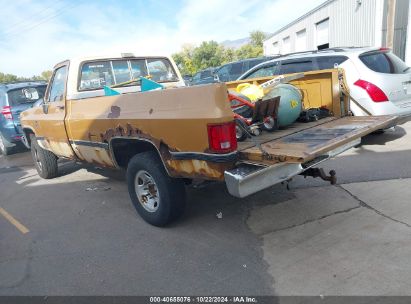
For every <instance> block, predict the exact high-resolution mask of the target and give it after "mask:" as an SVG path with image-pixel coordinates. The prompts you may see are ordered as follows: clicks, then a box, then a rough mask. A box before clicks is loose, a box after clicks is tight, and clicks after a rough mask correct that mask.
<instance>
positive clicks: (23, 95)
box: [0, 81, 47, 155]
mask: <svg viewBox="0 0 411 304" xmlns="http://www.w3.org/2000/svg"><path fill="white" fill-rule="evenodd" d="M46 86H47V84H46V82H44V81H41V82H33V81H29V82H27V81H26V82H16V83H7V84H0V153H2V154H3V155H8V154H10V153H11V151H12V149H13V147H15V146H16V145H17V144H19V143H20V142H21V138H22V131H21V128H20V113H21V112H22V111H24V110H26V109H28V108H31V107H32V106H33V104H34V103H35V102H37V101H39V100H42V99H43V97H44V92H45V90H46Z"/></svg>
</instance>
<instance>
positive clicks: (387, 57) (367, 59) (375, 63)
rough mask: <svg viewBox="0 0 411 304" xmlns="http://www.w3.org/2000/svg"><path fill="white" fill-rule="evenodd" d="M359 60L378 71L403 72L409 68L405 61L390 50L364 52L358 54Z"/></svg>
mask: <svg viewBox="0 0 411 304" xmlns="http://www.w3.org/2000/svg"><path fill="white" fill-rule="evenodd" d="M360 60H361V61H362V62H363V63H364V64H365V65H366V66H367V67H368V68H369V69H371V70H373V71H374V72H378V73H384V74H403V73H405V72H407V71H408V70H409V68H408V66H407V65H406V64H405V62H404V61H402V60H401V59H400V58H398V57H397V56H395V55H394V54H393V53H391V52H372V53H364V54H362V55H360Z"/></svg>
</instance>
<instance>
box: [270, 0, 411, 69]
mask: <svg viewBox="0 0 411 304" xmlns="http://www.w3.org/2000/svg"><path fill="white" fill-rule="evenodd" d="M409 1H410V0H328V1H325V2H324V3H323V4H321V5H319V6H318V7H316V8H315V9H313V10H312V11H310V12H308V13H307V14H305V15H303V16H301V17H300V18H298V19H296V20H294V21H293V22H291V23H289V24H288V25H286V26H284V27H283V28H281V29H279V30H278V31H276V32H275V33H274V34H273V35H272V36H271V37H270V38H268V39H267V40H266V41H264V55H275V54H287V53H292V52H300V51H308V50H320V49H324V48H332V47H350V46H377V47H389V48H391V49H392V50H393V52H394V53H395V54H396V55H397V56H399V57H400V58H402V59H404V60H406V62H407V63H409V64H411V41H410V40H411V39H407V37H408V36H409V37H411V26H409V27H407V25H408V23H411V19H410V17H411V13H410V10H411V6H410V4H409Z"/></svg>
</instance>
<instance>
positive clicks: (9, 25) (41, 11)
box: [3, 0, 64, 34]
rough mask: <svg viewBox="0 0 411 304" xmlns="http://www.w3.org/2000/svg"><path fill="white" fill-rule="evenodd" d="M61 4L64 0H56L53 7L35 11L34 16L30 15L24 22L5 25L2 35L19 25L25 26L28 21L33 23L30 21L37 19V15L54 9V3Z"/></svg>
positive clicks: (19, 21)
mask: <svg viewBox="0 0 411 304" xmlns="http://www.w3.org/2000/svg"><path fill="white" fill-rule="evenodd" d="M61 2H64V0H58V1H55V2H54V3H53V5H52V6H49V7H47V8H46V9H41V10H37V11H36V12H35V13H34V14H31V16H30V17H29V18H26V19H25V20H23V21H22V20H21V19H20V20H18V21H16V22H14V23H11V24H7V26H8V28H6V30H5V31H3V33H6V34H7V33H8V32H10V30H11V29H12V28H13V27H16V26H19V25H21V24H23V25H24V24H26V23H27V22H28V21H35V20H31V19H35V18H36V17H37V15H40V14H42V13H43V12H47V11H48V10H51V9H53V8H54V7H58V5H55V4H56V3H57V4H60V3H61ZM50 15H52V14H50ZM46 16H47V15H45V16H43V17H46Z"/></svg>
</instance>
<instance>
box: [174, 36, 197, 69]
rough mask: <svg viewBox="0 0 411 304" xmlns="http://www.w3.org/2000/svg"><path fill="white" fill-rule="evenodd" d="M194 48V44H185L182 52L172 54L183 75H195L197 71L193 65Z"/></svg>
mask: <svg viewBox="0 0 411 304" xmlns="http://www.w3.org/2000/svg"><path fill="white" fill-rule="evenodd" d="M194 49H195V48H194V46H192V45H190V44H185V45H183V47H182V50H181V52H178V53H175V54H173V55H172V57H173V59H174V61H175V63H176V64H177V66H178V68H179V70H180V72H181V73H182V74H183V75H193V74H194V73H195V72H196V69H195V68H194V66H193V52H194Z"/></svg>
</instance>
